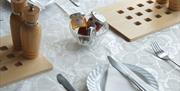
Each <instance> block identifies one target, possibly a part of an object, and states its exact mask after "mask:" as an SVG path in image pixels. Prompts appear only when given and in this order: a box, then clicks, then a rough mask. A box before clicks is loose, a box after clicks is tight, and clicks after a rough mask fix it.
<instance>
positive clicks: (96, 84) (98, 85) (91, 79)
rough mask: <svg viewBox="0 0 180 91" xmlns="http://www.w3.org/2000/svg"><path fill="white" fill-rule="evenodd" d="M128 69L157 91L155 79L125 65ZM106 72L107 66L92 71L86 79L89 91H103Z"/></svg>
mask: <svg viewBox="0 0 180 91" xmlns="http://www.w3.org/2000/svg"><path fill="white" fill-rule="evenodd" d="M125 65H126V66H127V67H128V68H130V69H131V70H132V71H133V72H134V73H135V74H136V75H138V76H139V77H140V78H141V79H142V80H144V81H145V82H146V83H147V84H149V85H151V86H152V87H154V88H155V89H157V90H158V88H159V86H158V83H157V81H156V79H155V77H154V76H153V75H152V74H150V73H149V72H147V71H146V70H144V69H143V68H141V67H138V66H135V65H131V64H125ZM107 71H108V66H107V65H101V66H97V67H96V69H94V70H93V71H92V72H91V73H90V74H89V76H88V78H87V87H88V90H89V91H104V87H102V85H104V84H103V83H105V82H104V81H105V79H106V78H107V77H104V76H106V75H107V74H106V73H107Z"/></svg>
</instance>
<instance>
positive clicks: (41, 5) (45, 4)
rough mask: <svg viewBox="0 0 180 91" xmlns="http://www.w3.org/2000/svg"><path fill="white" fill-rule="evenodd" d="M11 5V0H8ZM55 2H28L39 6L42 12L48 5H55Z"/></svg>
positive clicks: (38, 0)
mask: <svg viewBox="0 0 180 91" xmlns="http://www.w3.org/2000/svg"><path fill="white" fill-rule="evenodd" d="M7 1H8V2H9V3H11V0H7ZM54 1H55V0H28V2H29V3H31V4H34V5H36V6H38V7H39V8H40V9H41V10H42V9H45V8H46V7H47V6H48V5H50V4H52V3H54Z"/></svg>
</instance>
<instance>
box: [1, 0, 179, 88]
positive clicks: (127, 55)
mask: <svg viewBox="0 0 180 91" xmlns="http://www.w3.org/2000/svg"><path fill="white" fill-rule="evenodd" d="M79 1H80V2H81V8H82V10H83V11H84V12H89V11H91V10H92V9H95V8H98V7H102V6H105V5H109V4H112V3H115V2H118V0H79ZM10 13H11V10H10V7H9V4H8V3H7V2H6V1H5V0H0V37H2V36H6V35H9V34H10V27H9V16H10ZM39 20H40V24H41V25H42V29H43V37H42V46H41V50H42V52H43V54H44V55H45V56H47V57H48V58H49V59H50V60H51V63H52V64H53V66H54V69H53V70H52V71H50V72H47V73H44V74H42V75H37V76H34V77H32V78H29V79H26V80H22V81H19V82H17V83H13V84H11V85H8V86H5V87H2V88H0V91H66V90H65V89H64V88H63V87H62V86H61V85H59V84H58V83H57V81H56V75H57V74H58V73H62V74H63V75H65V76H66V77H67V79H68V80H69V81H70V82H71V83H72V84H73V86H74V87H75V88H76V89H78V91H88V90H87V87H86V77H87V76H88V73H89V72H90V71H92V69H94V68H95V66H96V65H98V64H104V63H108V61H107V58H106V56H107V55H109V54H110V53H111V55H113V56H114V57H116V58H118V59H119V60H121V61H122V62H125V63H129V64H134V65H138V66H140V67H143V68H144V69H146V70H147V71H149V72H150V73H152V74H153V75H154V76H155V77H156V79H157V80H158V82H159V86H160V91H180V72H178V71H177V70H175V69H174V68H173V67H171V66H170V65H169V64H167V63H166V62H164V61H162V60H160V59H158V58H156V57H154V56H153V55H152V54H151V52H152V51H151V48H150V44H151V42H152V41H158V42H160V45H161V46H163V48H164V49H165V50H166V51H168V52H169V54H170V56H171V57H172V59H173V60H174V61H176V62H177V63H179V64H180V25H179V24H178V25H175V26H172V27H170V28H167V29H164V30H163V31H161V32H157V33H154V34H151V35H149V36H146V37H144V38H141V39H139V40H137V41H134V42H130V43H129V42H126V41H124V40H123V39H122V38H121V37H119V36H118V35H116V34H114V33H113V32H111V31H108V32H107V33H106V34H105V35H103V36H101V37H100V38H99V40H98V41H97V45H98V46H94V47H91V48H87V47H81V46H79V45H78V44H77V42H76V41H75V40H74V38H73V36H72V35H71V33H70V31H69V25H68V23H69V17H68V15H67V14H66V13H65V12H64V11H63V10H62V9H61V8H59V7H58V6H57V5H56V4H52V5H50V6H48V7H47V8H46V9H45V10H42V11H41V16H40V19H39Z"/></svg>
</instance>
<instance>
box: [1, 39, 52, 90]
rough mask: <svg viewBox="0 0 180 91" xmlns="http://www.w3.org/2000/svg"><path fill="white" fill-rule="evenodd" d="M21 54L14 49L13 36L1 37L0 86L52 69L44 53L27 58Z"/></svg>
mask: <svg viewBox="0 0 180 91" xmlns="http://www.w3.org/2000/svg"><path fill="white" fill-rule="evenodd" d="M21 54H22V52H15V51H13V48H12V41H11V37H9V36H7V37H3V38H0V87H1V86H4V85H7V84H10V83H12V82H15V81H18V80H21V79H24V78H27V77H30V76H33V75H35V74H38V73H41V72H45V71H48V70H51V69H52V65H51V64H50V63H49V62H48V60H47V59H46V58H45V57H43V56H42V55H40V56H39V57H38V58H37V59H34V60H26V59H24V58H23V57H21Z"/></svg>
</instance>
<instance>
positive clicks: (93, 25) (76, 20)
mask: <svg viewBox="0 0 180 91" xmlns="http://www.w3.org/2000/svg"><path fill="white" fill-rule="evenodd" d="M70 18H71V21H70V31H71V33H72V35H73V36H74V38H75V39H76V40H77V41H78V43H79V44H80V45H83V46H90V45H94V44H96V40H97V39H99V37H100V36H101V35H103V34H105V33H106V32H107V31H108V30H109V25H108V23H107V22H106V19H105V17H104V16H103V15H101V14H99V13H96V12H91V13H90V14H88V15H84V14H82V13H75V14H72V15H71V16H70Z"/></svg>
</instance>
